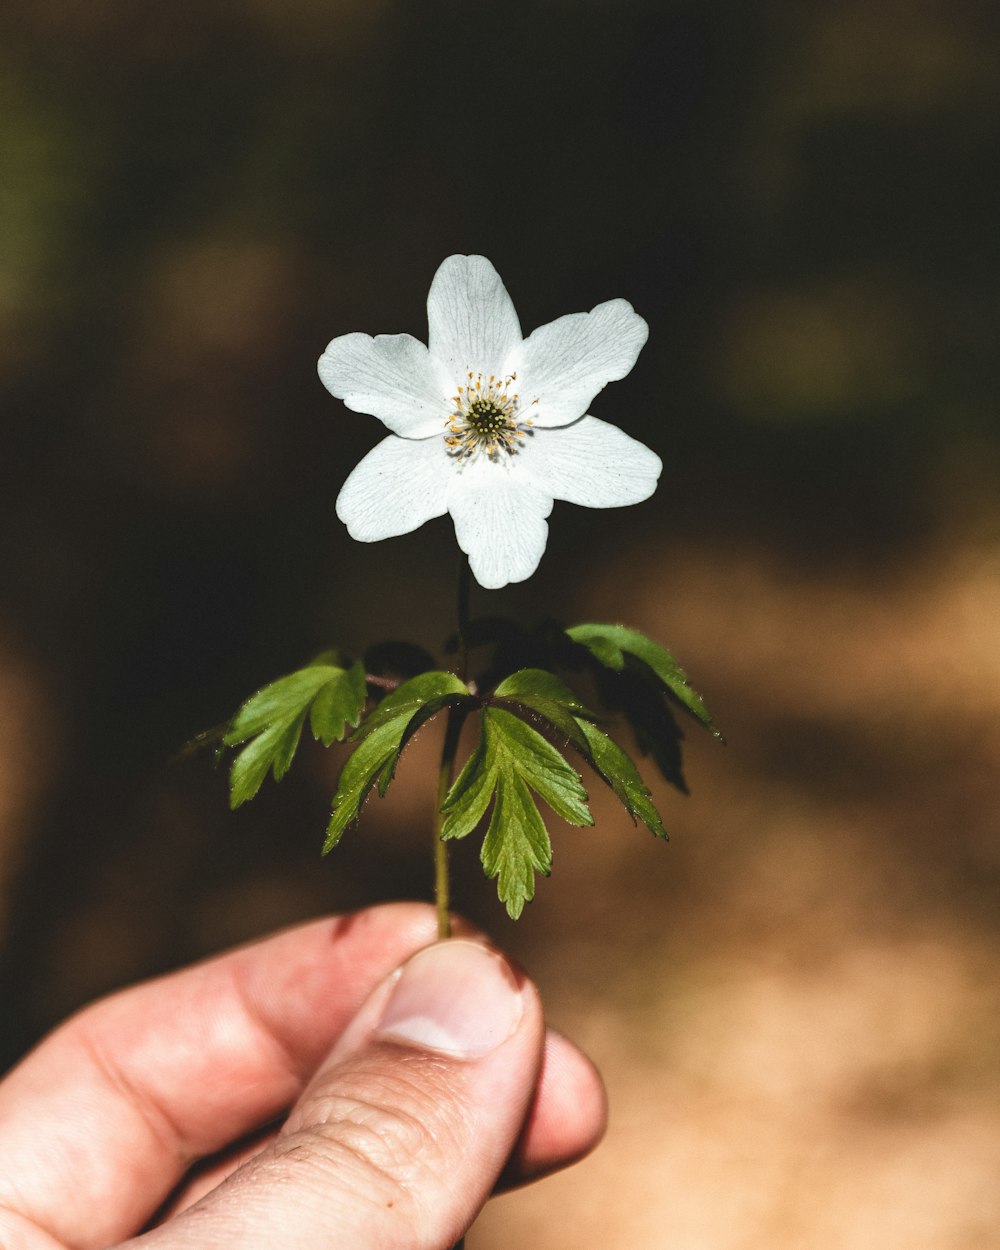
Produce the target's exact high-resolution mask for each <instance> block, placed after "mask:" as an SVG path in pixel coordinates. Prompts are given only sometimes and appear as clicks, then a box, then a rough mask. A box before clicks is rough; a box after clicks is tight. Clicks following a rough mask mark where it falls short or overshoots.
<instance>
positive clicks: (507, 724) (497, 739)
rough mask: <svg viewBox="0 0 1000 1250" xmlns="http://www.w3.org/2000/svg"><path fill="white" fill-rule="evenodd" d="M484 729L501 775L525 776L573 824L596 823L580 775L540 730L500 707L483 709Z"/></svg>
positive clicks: (551, 805)
mask: <svg viewBox="0 0 1000 1250" xmlns="http://www.w3.org/2000/svg"><path fill="white" fill-rule="evenodd" d="M483 727H484V732H486V734H487V735H488V738H487V740H488V743H489V744H490V746H492V748H493V750H494V752H495V759H496V767H497V770H498V772H499V773H500V775H501V776H503V777H508V776H511V775H514V774H517V775H519V776H521V777H523V778H524V780H525V781H526V782H527V783H528V785H529V786H531V788H532V790H534V791H535V793H536V794H538V795H540V796H541V797H542V798H543V799H544V800H545V802H546V803H548V805H549V807H551V808H552V810H553V811H554V812H555V813H556V815H557V816H561V817H562V818H563V820H565V821H568V822H569V823H570V824H571V825H592V824H593V823H594V818H593V816H592V815H591V814H590V808H589V807H588V806H587V791H586V790H585V789H584V788H583V782H582V781H581V780H580V774H579V773H578V772H577V771H576V770H575V769H574V768H572V767H571V766H570V765H569V764H568V763H567V762H566V760H565V759H564V758H563V756H562V754H561V753H560V752H559V751H557V750H556V748H555V747H554V746H553V745H552V743H551V742H547V741H546V740H545V739H544V738H543V737H542V735H541V734H540V733H539V732H538V731H537V730H536V729H532V728H531V726H530V725H528V724H526V723H525V722H524V721H523V720H521V718H520V717H519V716H515V715H514V713H513V712H507V711H504V710H503V709H502V708H498V707H487V708H484V709H483Z"/></svg>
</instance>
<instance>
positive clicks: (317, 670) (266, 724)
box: [223, 664, 344, 747]
mask: <svg viewBox="0 0 1000 1250" xmlns="http://www.w3.org/2000/svg"><path fill="white" fill-rule="evenodd" d="M343 671H344V670H343V669H342V668H339V667H336V666H335V665H332V664H316V665H309V666H308V667H307V668H300V669H299V670H298V671H297V672H295V673H289V674H288V676H287V677H279V678H278V680H277V681H272V682H271V684H270V685H268V686H265V687H264V688H263V690H258V691H257V693H256V694H255V695H253V696H252V697H251V698H249V699H247V701H246V703H244V704H243V706H242V707H241V708H240V710H239V711H238V712H237V713H236V715H235V716H234V717H233V720H232V723H231V724H230V726H229V728H228V729H227V731H226V736H225V738H224V739H223V741H224V742H225V744H226V746H227V747H231V746H235V745H237V744H238V743H240V742H245V741H246V740H247V738H252V737H254V736H255V735H256V734H259V733H262V732H263V731H264V730H265V729H268V728H270V727H271V726H272V725H274V724H275V723H276V722H278V721H287V720H290V719H292V718H293V717H295V716H298V714H299V712H301V711H302V710H303V709H304V708H306V707H308V706H309V704H310V703H311V702H312V700H313V699H314V698H315V696H316V694H317V693H318V692H319V690H320V688H321V687H322V686H325V685H326V683H327V682H328V681H331V680H333V679H334V678H336V677H339V676H340V675H341V674H342V673H343Z"/></svg>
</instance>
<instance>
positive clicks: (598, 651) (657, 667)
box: [566, 624, 722, 740]
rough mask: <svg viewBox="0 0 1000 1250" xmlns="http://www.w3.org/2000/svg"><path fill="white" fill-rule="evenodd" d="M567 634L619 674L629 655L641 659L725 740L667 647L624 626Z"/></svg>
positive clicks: (582, 627)
mask: <svg viewBox="0 0 1000 1250" xmlns="http://www.w3.org/2000/svg"><path fill="white" fill-rule="evenodd" d="M566 633H567V635H568V637H570V638H571V639H572V640H573V641H574V642H577V643H580V644H581V645H582V646H584V647H586V648H587V650H588V651H590V653H591V655H593V657H594V659H595V660H597V661H598V662H599V663H600V664H602V665H604V667H605V668H610V669H612V670H614V671H615V672H621V671H622V669H623V668H624V667H625V657H626V655H631V656H634V657H635V659H637V660H640V661H641V662H642V663H643V664H645V665H646V666H647V668H649V669H651V670H652V671H653V673H654V674H655V675H656V676H657V677H658V678H659V680H660V681H661V682H662V683H663V685H664V686H665V687H666V688H667V689H668V690H669V691H670V693H671V694H672V695H673V696H674V698H676V699H677V700H678V702H680V703H681V704H682V705H683V706H684V707H685V708H687V710H688V711H689V712H690V713H691V715H692V716H694V718H695V719H696V720H697V721H699V722H700V724H702V725H704V726H705V728H706V729H707V730H708V731H709V732H710V733H712V734H713V735H714V736H715V737H716V738H719V739H720V740H722V734H721V733H720V731H719V730H718V729H717V728H716V726H715V724H714V723H713V721H712V717H711V716H710V714H709V711H708V708H707V707H706V706H705V704H704V703H703V702H702V699H701V696H700V695H699V694H697V692H696V691H694V690H693V689H692V688H691V684H690V682H689V681H688V679H687V675H686V674H685V672H684V670H683V669H682V668H681V666H680V665H679V664H678V663H677V661H676V660H675V659H674V657H673V656H672V655H671V654H670V652H669V651H667V650H666V648H665V647H661V646H660V645H659V643H656V642H653V640H652V639H651V638H647V637H646V635H645V634H641V633H639V631H638V630H637V629H627V628H626V627H625V626H624V625H600V624H587V625H574V626H573V627H572V628H571V629H567V630H566Z"/></svg>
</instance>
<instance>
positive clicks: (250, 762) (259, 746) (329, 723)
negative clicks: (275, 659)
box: [222, 652, 367, 808]
mask: <svg viewBox="0 0 1000 1250" xmlns="http://www.w3.org/2000/svg"><path fill="white" fill-rule="evenodd" d="M335 659H339V656H337V655H336V653H334V652H326V653H325V654H324V655H322V656H318V657H317V658H316V659H315V660H314V661H313V662H312V663H311V664H308V665H306V667H305V668H301V669H298V670H297V671H296V672H294V673H289V674H288V675H287V676H286V677H279V678H278V680H277V681H272V682H271V683H270V684H269V685H267V686H265V687H264V688H263V689H262V690H259V691H258V692H257V693H256V694H255V695H253V696H252V697H251V698H249V699H248V700H247V701H246V703H244V704H243V706H242V707H241V708H240V710H239V711H238V712H237V713H236V715H235V716H234V717H233V719H232V721H231V722H230V724H229V725H228V727H227V729H226V732H225V735H224V737H223V740H222V741H223V744H224V745H225V746H238V745H239V744H241V743H247V745H246V746H244V748H243V750H242V751H240V753H239V754H238V755H237V756H236V758H235V759H234V760H233V766H232V769H231V770H230V774H229V804H230V806H231V807H233V808H237V807H239V806H240V804H241V803H246V802H247V800H248V799H252V798H253V797H254V795H255V794H256V793H257V791H258V790H259V789H260V787H261V786H262V785H263V783H264V779H265V778H266V777H267V774H268V772H269V771H270V772H271V773H272V774H273V776H274V779H275V781H280V780H281V779H282V777H284V775H285V773H287V772H288V769H289V767H290V766H291V763H292V760H293V759H294V757H295V752H296V750H297V749H298V745H299V740H300V738H301V736H302V727H303V725H304V724H305V719H306V715H307V713H308V714H309V723H310V728H311V729H312V734H313V737H314V738H318V739H319V740H320V741H322V743H323V745H324V746H329V745H330V743H331V742H335V741H337V740H339V739H341V738H343V737H344V736H345V734H346V733H347V732H348V730H349V729H353V728H354V726H355V725H357V723H358V721H359V720H360V719H361V713H362V711H363V710H364V705H365V699H366V697H367V691H366V688H365V672H364V668H363V667H362V665H361V664H354V665H352V666H351V668H349V669H345V668H343V667H342V666H341V665H340V664H339V663H334V662H333V661H334V660H335Z"/></svg>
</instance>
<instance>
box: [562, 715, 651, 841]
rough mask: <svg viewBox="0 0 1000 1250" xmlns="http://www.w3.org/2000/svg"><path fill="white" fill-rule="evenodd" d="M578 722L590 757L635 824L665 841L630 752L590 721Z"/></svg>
mask: <svg viewBox="0 0 1000 1250" xmlns="http://www.w3.org/2000/svg"><path fill="white" fill-rule="evenodd" d="M577 723H578V724H579V727H580V731H581V733H582V734H583V736H584V737H585V739H586V742H587V748H588V750H587V758H588V759H589V760H590V763H591V764H592V765H593V767H594V769H595V770H596V772H597V773H598V774H599V775H600V776H601V777H603V778H604V780H605V781H606V782H607V783H608V785H609V786H610V787H611V789H612V790H613V791H614V792H615V794H616V795H617V796H618V798H619V799H620V800H621V802H622V803H623V804H624V806H625V809H626V811H627V812H628V814H629V815H630V816H631V817H632V822H633V824H634V823H635V820H636V817H638V819H639V820H641V821H642V822H643V824H644V825H645V826H646V827H647V828H648V829H649V830H650V832H651V833H654V834H656V836H657V837H658V838H666V836H667V831H666V829H664V827H663V821H662V820H661V819H660V813H659V812H658V811H657V810H656V806H655V804H654V803H653V801H652V798H651V797H650V791H649V789H648V787H647V786H646V784H645V782H644V781H643V780H642V778H641V777H640V776H639V770H638V769H637V768H636V766H635V764H634V762H633V761H632V759H631V758H630V757H629V755H628V753H627V752H625V751H623V750H622V748H621V747H620V746H619V745H618V743H617V742H615V741H614V740H613V739H612V738H609V737H608V735H607V734H606V733H604V732H603V731H602V730H600V729H598V728H597V726H596V725H592V724H591V723H590V721H587V720H583V719H580V720H579V721H578V722H577Z"/></svg>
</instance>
